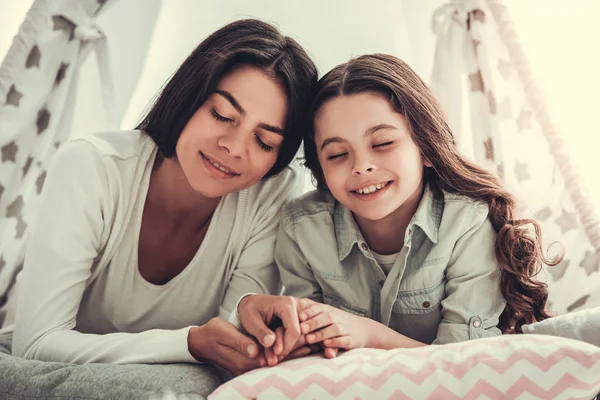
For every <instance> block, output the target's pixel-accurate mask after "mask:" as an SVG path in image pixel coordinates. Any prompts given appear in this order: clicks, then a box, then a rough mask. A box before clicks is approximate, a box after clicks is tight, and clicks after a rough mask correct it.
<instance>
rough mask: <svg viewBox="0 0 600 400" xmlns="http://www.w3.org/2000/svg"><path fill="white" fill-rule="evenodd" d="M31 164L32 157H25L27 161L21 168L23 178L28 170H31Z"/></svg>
mask: <svg viewBox="0 0 600 400" xmlns="http://www.w3.org/2000/svg"><path fill="white" fill-rule="evenodd" d="M32 163H33V157H27V161H26V162H25V165H24V166H23V176H25V175H27V172H28V171H29V168H31V164H32Z"/></svg>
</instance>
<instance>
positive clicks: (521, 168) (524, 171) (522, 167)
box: [515, 161, 530, 183]
mask: <svg viewBox="0 0 600 400" xmlns="http://www.w3.org/2000/svg"><path fill="white" fill-rule="evenodd" d="M515 175H516V177H517V180H518V181H519V183H521V182H523V181H526V180H528V179H530V178H529V166H528V165H527V164H526V163H522V162H519V161H517V162H516V163H515Z"/></svg>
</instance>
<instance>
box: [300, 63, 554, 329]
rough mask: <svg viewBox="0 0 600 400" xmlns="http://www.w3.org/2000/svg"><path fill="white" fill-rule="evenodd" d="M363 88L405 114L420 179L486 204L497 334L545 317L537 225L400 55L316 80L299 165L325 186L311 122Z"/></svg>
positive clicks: (342, 68) (545, 294)
mask: <svg viewBox="0 0 600 400" xmlns="http://www.w3.org/2000/svg"><path fill="white" fill-rule="evenodd" d="M364 92H374V93H380V94H383V95H384V96H385V97H386V98H388V99H389V101H390V104H391V105H392V107H393V108H394V110H396V112H398V113H399V114H400V115H402V116H403V117H404V118H405V119H406V123H407V125H408V127H409V131H410V133H411V136H412V139H413V141H414V142H415V143H416V145H417V146H418V147H419V149H420V150H421V152H422V154H423V156H424V157H425V158H426V159H427V160H429V161H430V162H431V163H432V165H433V166H432V167H430V168H425V173H424V179H425V181H426V182H428V184H429V185H430V187H431V188H432V189H433V190H434V191H435V192H437V193H438V194H439V193H441V190H444V191H446V192H451V193H459V194H462V195H465V196H468V197H470V198H473V199H476V200H480V201H483V202H486V203H487V204H488V206H489V219H490V222H491V223H492V226H493V227H494V230H495V231H496V243H495V250H496V251H495V254H496V259H497V261H498V264H499V265H500V274H501V276H500V287H501V290H502V295H503V296H504V299H505V300H506V308H505V309H504V312H503V313H502V315H501V316H500V329H501V330H502V332H504V333H513V332H515V333H520V332H522V329H521V327H522V326H523V325H525V324H530V323H533V322H536V321H541V320H544V319H546V318H548V317H549V314H548V312H547V310H546V301H547V299H548V288H547V286H546V284H544V283H542V282H540V281H538V280H537V279H536V276H537V274H538V273H539V271H540V269H541V267H542V265H543V264H547V265H556V264H558V263H559V262H560V261H561V259H562V256H560V255H559V256H557V257H556V258H555V259H554V260H549V259H547V258H546V257H545V255H544V251H543V248H542V239H541V228H540V226H539V224H538V223H537V222H536V221H534V220H532V219H519V218H517V216H516V210H517V202H516V199H515V197H514V196H513V195H511V194H510V193H509V192H507V191H506V190H505V189H504V188H503V187H502V184H501V183H500V182H499V181H498V179H497V178H496V177H495V176H493V175H492V174H490V173H489V172H487V171H486V170H485V169H483V168H481V167H479V166H477V165H476V164H474V163H472V162H470V161H469V160H467V159H466V158H464V157H463V156H462V155H461V154H460V153H459V152H458V149H457V147H456V143H455V140H454V136H453V134H452V131H451V130H450V127H449V126H448V123H447V121H446V118H445V116H444V113H443V111H442V108H441V107H440V105H439V104H438V102H437V100H436V98H435V97H434V95H433V93H432V92H431V90H430V89H429V87H427V85H426V84H425V83H424V82H423V81H422V80H421V78H419V76H418V75H417V74H416V73H415V72H414V71H413V70H412V69H411V68H410V67H409V66H408V65H407V64H406V63H404V62H403V61H401V60H399V59H397V58H396V57H393V56H390V55H386V54H372V55H365V56H362V57H358V58H356V59H353V60H350V61H349V62H347V63H345V64H342V65H339V66H337V67H335V68H334V69H333V70H331V71H330V72H328V73H327V74H326V75H325V76H324V77H322V78H321V79H320V80H319V83H318V84H317V88H316V92H315V93H316V94H315V97H314V98H313V102H312V105H311V107H310V117H311V120H312V121H313V123H312V126H311V128H310V129H308V130H307V131H306V137H305V139H304V157H305V164H306V166H307V167H308V168H310V170H311V171H312V174H313V176H314V178H315V179H316V181H317V187H318V188H319V189H321V190H326V189H327V186H326V182H325V179H324V177H323V170H322V169H321V166H320V164H319V159H318V156H317V147H316V144H315V139H314V135H315V132H314V120H315V117H317V114H318V112H319V110H320V109H321V108H322V106H323V105H324V104H325V103H326V102H327V101H329V100H331V99H333V98H335V97H339V96H344V95H352V94H358V93H364Z"/></svg>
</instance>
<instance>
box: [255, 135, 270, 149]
mask: <svg viewBox="0 0 600 400" xmlns="http://www.w3.org/2000/svg"><path fill="white" fill-rule="evenodd" d="M254 140H256V144H257V145H258V147H260V148H261V150H263V151H266V152H271V151H273V146H269V145H268V144H266V143H265V142H263V141H262V139H261V138H260V136H258V135H257V134H256V133H255V134H254Z"/></svg>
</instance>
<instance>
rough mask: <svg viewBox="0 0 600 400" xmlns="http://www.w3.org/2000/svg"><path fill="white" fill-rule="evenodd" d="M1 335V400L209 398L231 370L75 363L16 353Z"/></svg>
mask: <svg viewBox="0 0 600 400" xmlns="http://www.w3.org/2000/svg"><path fill="white" fill-rule="evenodd" d="M11 342H12V335H10V334H2V335H0V399H3V400H4V399H6V400H13V399H14V400H23V399H152V398H154V399H162V398H169V399H178V400H180V399H181V400H182V399H204V398H206V397H207V396H208V395H209V394H210V393H212V392H213V391H214V390H215V389H216V388H217V387H218V386H219V385H220V384H221V383H223V382H224V381H225V380H227V379H228V378H229V376H228V374H227V373H226V372H224V371H223V370H220V369H219V368H217V367H214V366H210V365H191V364H168V365H145V364H130V365H112V364H85V365H74V364H65V363H58V362H43V361H33V360H25V359H22V358H18V357H13V356H12V355H11V351H10V348H11Z"/></svg>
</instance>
